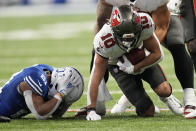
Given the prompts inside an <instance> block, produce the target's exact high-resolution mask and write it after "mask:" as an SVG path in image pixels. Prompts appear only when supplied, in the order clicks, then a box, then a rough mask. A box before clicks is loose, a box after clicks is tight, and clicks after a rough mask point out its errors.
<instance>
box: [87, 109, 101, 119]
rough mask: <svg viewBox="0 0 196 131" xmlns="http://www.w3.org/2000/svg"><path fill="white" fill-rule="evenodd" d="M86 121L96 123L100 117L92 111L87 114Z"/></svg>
mask: <svg viewBox="0 0 196 131" xmlns="http://www.w3.org/2000/svg"><path fill="white" fill-rule="evenodd" d="M86 119H87V120H88V121H97V120H101V116H100V115H98V114H97V113H96V112H95V111H94V110H92V111H90V112H88V114H87V116H86Z"/></svg>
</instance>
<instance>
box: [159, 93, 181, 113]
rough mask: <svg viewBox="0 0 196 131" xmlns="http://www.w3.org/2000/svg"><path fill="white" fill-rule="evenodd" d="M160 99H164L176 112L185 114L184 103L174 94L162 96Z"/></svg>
mask: <svg viewBox="0 0 196 131" xmlns="http://www.w3.org/2000/svg"><path fill="white" fill-rule="evenodd" d="M160 100H161V101H163V102H164V103H165V104H166V105H167V106H168V108H169V109H170V110H171V111H172V112H173V113H174V114H178V115H182V114H183V112H184V108H183V106H182V104H181V103H180V101H179V100H178V99H177V98H175V97H174V96H173V95H170V96H169V97H160Z"/></svg>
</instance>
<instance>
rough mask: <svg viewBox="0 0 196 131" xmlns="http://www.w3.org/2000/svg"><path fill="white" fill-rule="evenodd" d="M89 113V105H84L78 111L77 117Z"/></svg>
mask: <svg viewBox="0 0 196 131" xmlns="http://www.w3.org/2000/svg"><path fill="white" fill-rule="evenodd" d="M86 115H87V107H86V106H85V107H82V108H81V109H80V110H79V111H78V112H76V114H75V117H81V116H86Z"/></svg>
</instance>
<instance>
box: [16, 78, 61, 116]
mask: <svg viewBox="0 0 196 131" xmlns="http://www.w3.org/2000/svg"><path fill="white" fill-rule="evenodd" d="M19 90H20V92H21V93H22V94H23V96H24V98H25V102H26V104H27V106H28V108H29V110H30V111H31V112H32V113H33V114H34V115H35V117H36V119H46V118H48V117H49V116H50V115H51V114H52V113H53V112H54V111H55V110H56V109H57V108H58V106H59V105H60V103H61V101H62V96H61V95H60V94H59V93H57V94H56V95H55V96H54V98H52V99H50V100H49V101H44V99H43V98H42V97H41V96H39V95H37V94H36V93H35V92H34V91H33V90H32V89H31V87H30V86H29V85H28V84H27V83H26V82H21V83H20V84H19Z"/></svg>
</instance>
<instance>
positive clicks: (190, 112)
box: [184, 105, 196, 119]
mask: <svg viewBox="0 0 196 131" xmlns="http://www.w3.org/2000/svg"><path fill="white" fill-rule="evenodd" d="M184 117H185V118H186V119H193V118H196V107H195V106H192V105H186V106H185V107H184Z"/></svg>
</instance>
